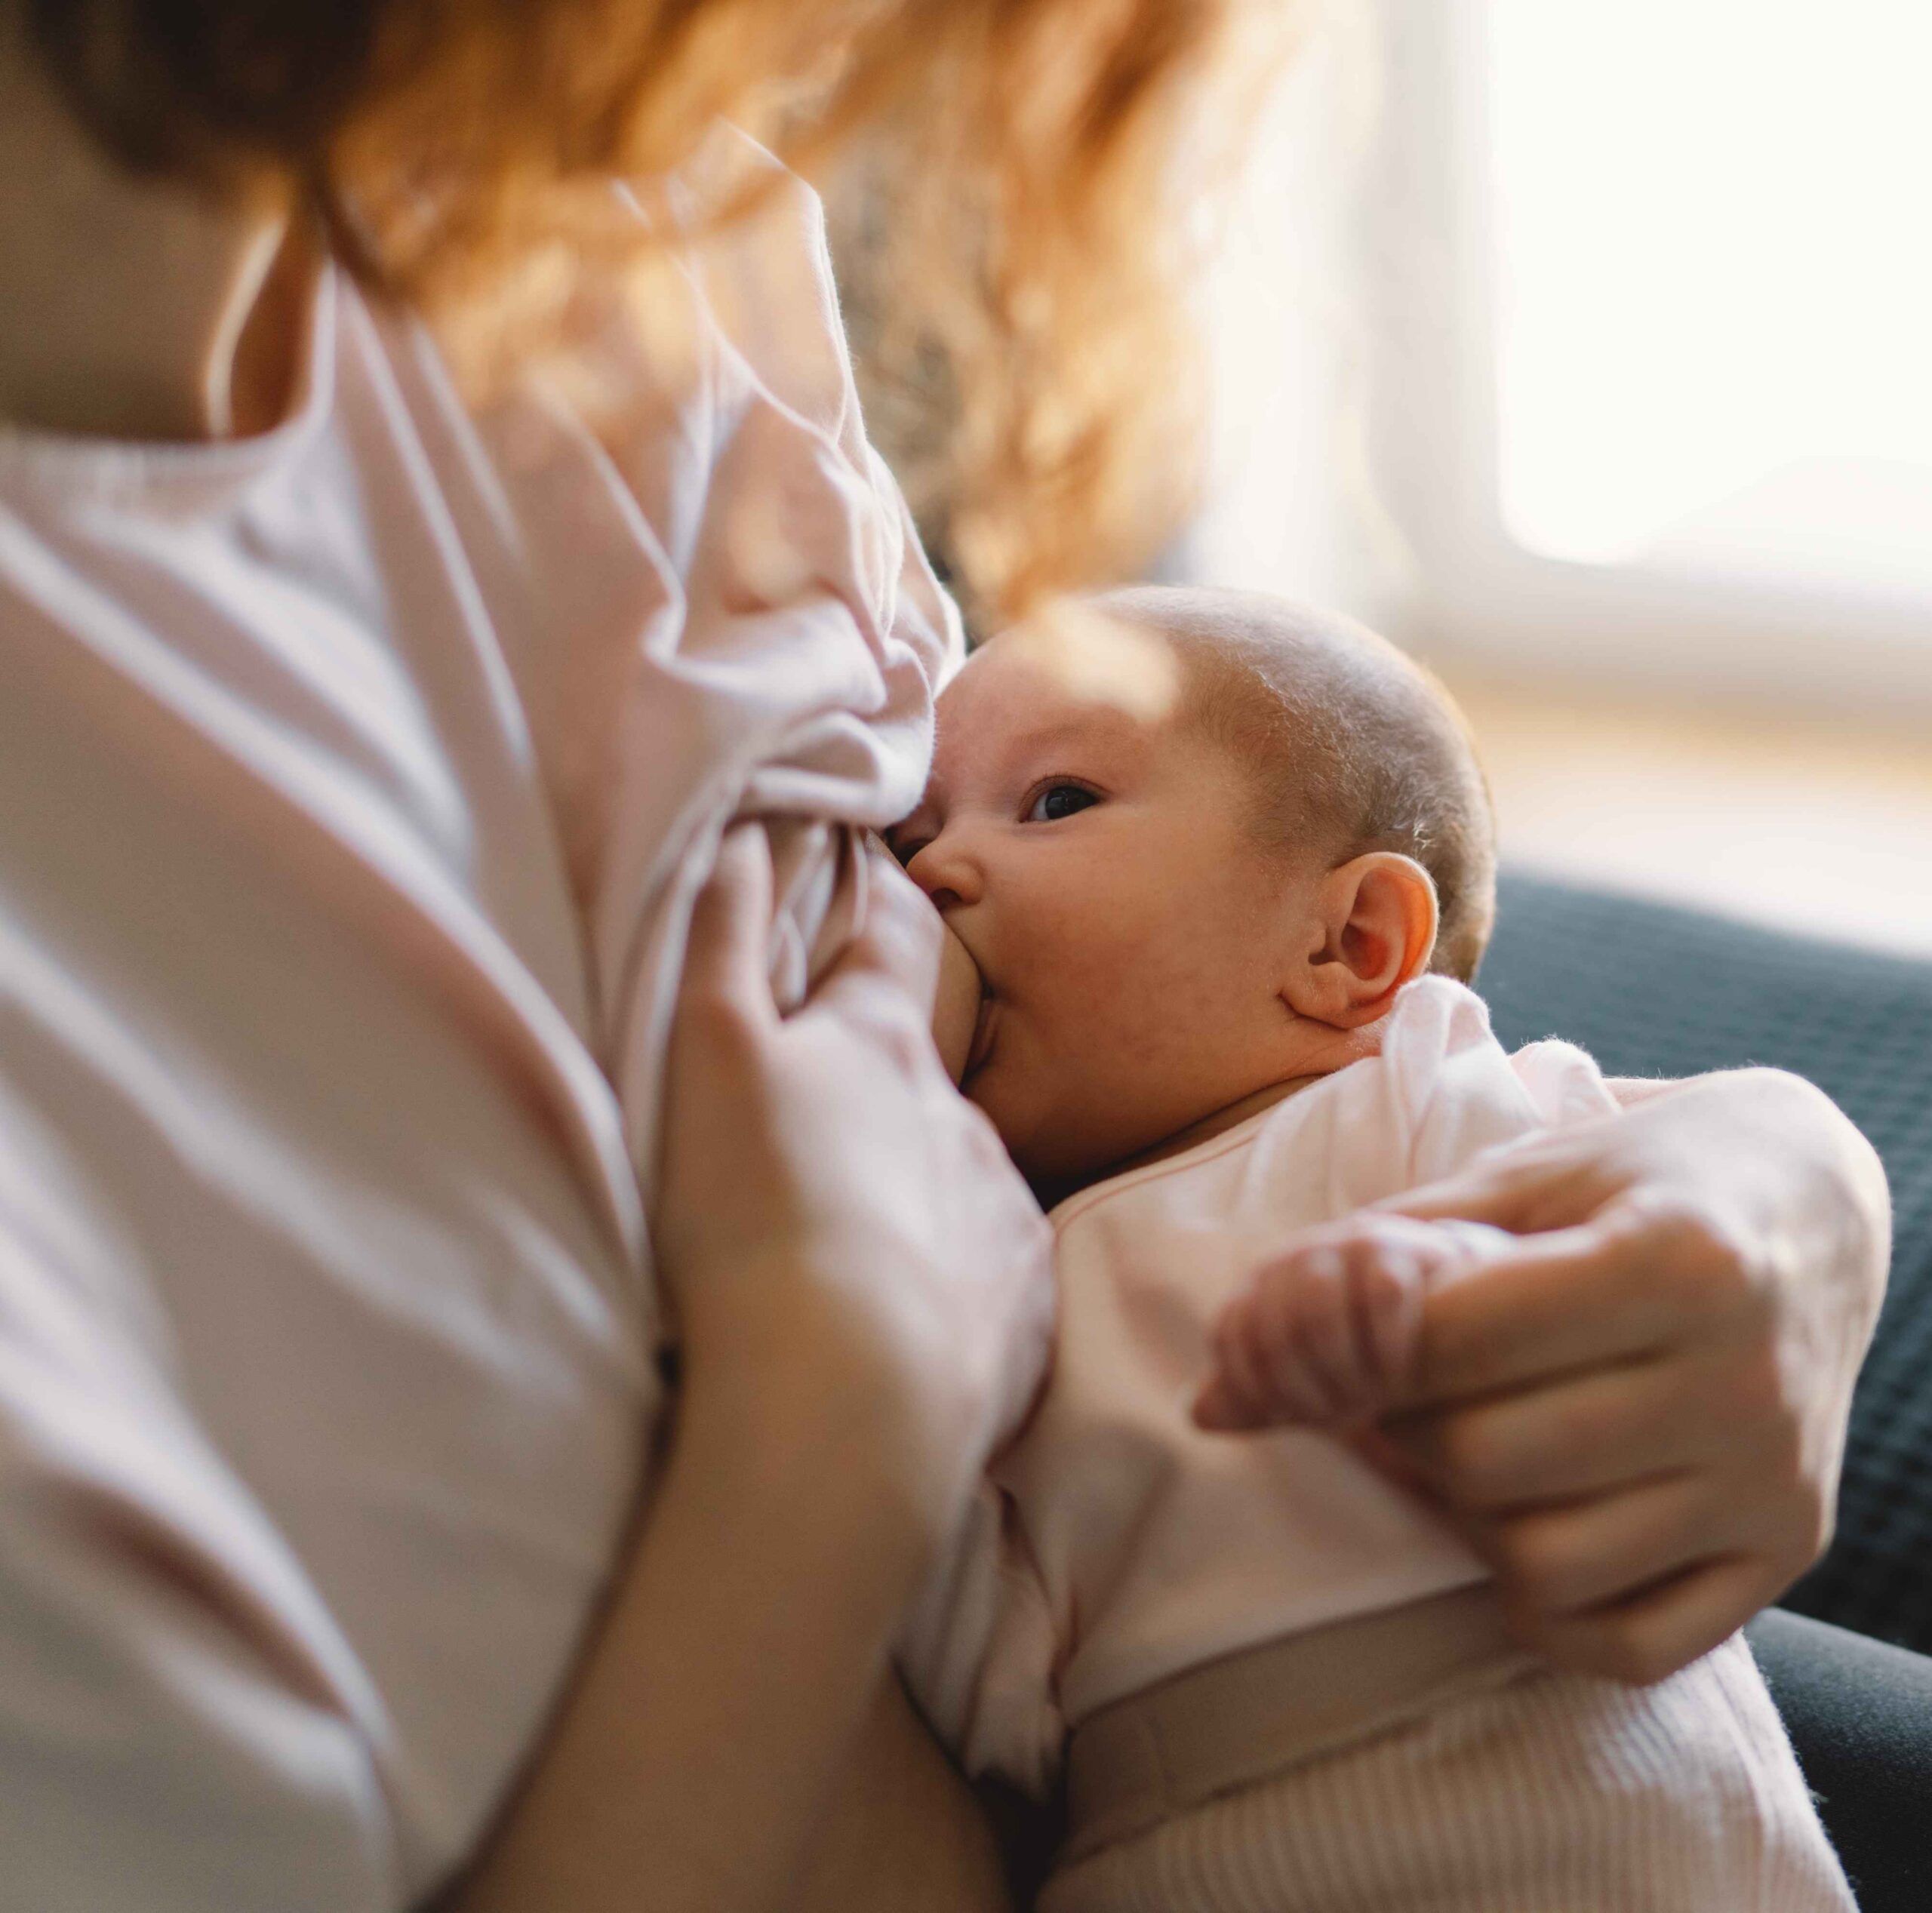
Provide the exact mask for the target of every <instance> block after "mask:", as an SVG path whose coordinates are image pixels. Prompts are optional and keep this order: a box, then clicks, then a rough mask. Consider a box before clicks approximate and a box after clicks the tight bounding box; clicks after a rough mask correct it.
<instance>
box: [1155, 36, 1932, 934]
mask: <svg viewBox="0 0 1932 1913" xmlns="http://www.w3.org/2000/svg"><path fill="white" fill-rule="evenodd" d="M1928 71H1932V9H1928V8H1926V7H1924V5H1923V4H1922V0H1832V5H1829V6H1827V5H1823V4H1822V0H1620V4H1619V5H1617V6H1615V7H1606V6H1604V5H1601V0H1314V4H1313V5H1312V8H1311V28H1310V34H1309V42H1308V44H1307V45H1306V48H1305V50H1304V51H1303V54H1302V55H1301V57H1300V60H1298V62H1297V64H1296V66H1295V67H1294V69H1293V70H1292V71H1291V73H1290V74H1289V75H1288V76H1287V80H1286V82H1284V85H1283V86H1282V87H1281V90H1280V91H1279V93H1278V96H1277V97H1276V98H1275V101H1274V103H1273V104H1272V108H1271V110H1270V112H1269V116H1268V119H1267V122H1266V125H1265V126H1264V128H1263V137H1262V139H1261V140H1260V145H1259V147H1258V149H1257V152H1256V153H1255V155H1254V161H1253V163H1252V165H1251V168H1250V169H1249V171H1248V173H1247V176H1246V177H1245V179H1244V181H1243V183H1242V189H1241V195H1240V198H1239V201H1238V205H1236V206H1235V208H1234V211H1233V214H1232V218H1231V220H1230V221H1229V227H1228V230H1227V233H1226V239H1225V242H1224V243H1223V245H1220V247H1219V248H1218V249H1217V257H1216V260H1215V263H1214V269H1213V271H1212V272H1211V275H1210V276H1209V278H1208V281H1207V283H1206V284H1204V285H1203V286H1202V288H1201V289H1200V290H1201V304H1202V312H1203V318H1204V324H1205V326H1206V328H1207V337H1208V340H1209V346H1210V352H1211V360H1212V364H1213V368H1214V382H1215V388H1216V393H1217V398H1216V404H1215V408H1214V420H1213V436H1214V451H1213V458H1212V466H1211V469H1212V473H1213V476H1212V480H1211V485H1210V487H1209V491H1208V495H1207V500H1206V502H1205V508H1204V512H1203V513H1202V515H1201V518H1200V520H1199V521H1198V523H1197V524H1195V525H1194V526H1193V527H1192V530H1191V531H1190V532H1189V535H1188V537H1187V538H1186V540H1185V541H1184V543H1183V548H1182V549H1181V550H1180V552H1179V553H1178V554H1177V558H1176V563H1177V564H1178V565H1179V566H1180V567H1181V568H1183V569H1185V570H1186V571H1189V572H1191V573H1192V574H1195V575H1198V576H1200V577H1203V578H1206V579H1211V580H1218V581H1221V582H1226V583H1239V584H1247V585H1253V586H1260V587H1264V588H1267V589H1278V590H1284V591H1288V592H1296V593H1300V594H1302V595H1309V596H1312V597H1315V598H1321V599H1323V600H1324V601H1329V602H1332V603H1337V604H1342V605H1343V606H1345V607H1347V608H1349V609H1350V610H1354V611H1355V612H1356V613H1357V614H1358V615H1360V616H1362V617H1365V618H1367V619H1368V620H1370V621H1371V622H1373V623H1377V624H1378V625H1380V627H1381V628H1382V629H1385V630H1386V631H1387V632H1389V635H1392V636H1393V637H1395V638H1397V639H1398V640H1399V641H1401V642H1402V643H1403V644H1405V645H1407V646H1408V647H1410V648H1411V650H1414V651H1415V652H1416V653H1417V654H1418V655H1420V656H1422V657H1425V658H1426V659H1427V660H1429V662H1430V663H1432V664H1433V665H1434V666H1435V667H1436V669H1438V671H1440V672H1441V674H1442V675H1444V677H1445V678H1447V680H1448V681H1449V682H1450V683H1451V686H1452V687H1454V689H1455V690H1456V691H1457V694H1459V696H1460V697H1461V698H1462V699H1463V702H1464V703H1465V705H1466V708H1467V709H1468V710H1469V713H1470V715H1471V717H1472V719H1473V721H1474V722H1475V725H1476V727H1477V730H1478V734H1479V735H1480V736H1481V739H1482V740H1483V743H1484V749H1485V753H1486V756H1487V761H1488V764H1489V768H1490V770H1491V777H1492V780H1493V783H1494V787H1495V790H1496V795H1497V803H1498V807H1499V810H1500V817H1501V823H1502V830H1503V843H1504V847H1505V850H1506V854H1507V855H1509V856H1510V857H1512V858H1514V859H1515V860H1516V861H1517V862H1518V863H1521V864H1527V865H1531V866H1535V867H1537V868H1540V869H1544V870H1549V871H1555V872H1558V873H1559V874H1568V875H1573V876H1575V877H1577V878H1581V879H1583V880H1586V881H1592V882H1601V883H1607V884H1612V885H1616V886H1620V887H1627V888H1631V889H1635V890H1642V891H1646V892H1649V893H1657V894H1663V895H1666V896H1670V897H1676V898H1679V899H1681V900H1686V901H1689V902H1692V903H1702V904H1704V905H1706V906H1710V907H1712V908H1715V909H1721V910H1726V911H1729V912H1734V913H1737V914H1741V915H1747V916H1751V917H1755V918H1760V919H1762V920H1765V921H1772V922H1775V923H1777V924H1781V925H1784V926H1787V927H1793V928H1797V929H1800V930H1810V931H1812V932H1815V933H1819V934H1821V935H1826V936H1832V937H1846V938H1850V939H1854V940H1860V941H1864V942H1869V943H1875V944H1880V945H1883V946H1888V947H1891V948H1894V949H1906V950H1912V951H1915V952H1921V953H1925V954H1932V371H1928V369H1927V354H1928V345H1927V342H1928V341H1932V250H1928V248H1927V245H1926V244H1925V243H1924V202H1925V194H1926V190H1927V182H1928V180H1932V115H1928V114H1927V112H1925V110H1924V103H1923V97H1922V91H1923V80H1924V75H1925V74H1926V73H1927V72H1928Z"/></svg>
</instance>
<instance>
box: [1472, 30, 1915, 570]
mask: <svg viewBox="0 0 1932 1913" xmlns="http://www.w3.org/2000/svg"><path fill="white" fill-rule="evenodd" d="M1484 41H1485V42H1486V44H1485V45H1484V56H1485V64H1486V67H1487V74H1486V78H1487V93H1488V100H1487V125H1488V128H1489V135H1490V137H1489V140H1488V146H1489V152H1488V166H1487V186H1488V189H1489V192H1490V193H1491V195H1492V205H1491V209H1490V229H1491V234H1492V235H1493V236H1492V243H1491V248H1490V251H1491V272H1492V275H1493V276H1492V284H1491V300H1492V305H1491V311H1492V312H1493V315H1494V332H1493V349H1494V355H1495V380H1496V384H1495V391H1496V398H1497V442H1496V476H1497V487H1498V491H1499V493H1500V497H1499V500H1498V503H1499V506H1500V515H1501V518H1502V522H1503V526H1504V527H1505V528H1506V531H1507V532H1508V533H1509V535H1510V536H1511V537H1513V538H1514V539H1515V540H1518V542H1520V543H1521V544H1522V545H1523V546H1525V547H1527V549H1530V550H1531V551H1534V552H1540V553H1543V554H1545V555H1548V556H1549V557H1552V558H1570V559H1577V560H1582V561H1588V562H1595V563H1601V564H1622V563H1626V562H1628V561H1632V560H1633V559H1638V558H1644V557H1646V556H1668V557H1669V558H1672V559H1674V560H1675V561H1679V562H1681V563H1684V564H1690V565H1693V566H1695V567H1697V568H1699V569H1712V570H1717V571H1730V570H1742V571H1750V572H1755V573H1757V574H1765V573H1774V574H1795V575H1797V576H1800V577H1806V578H1808V579H1810V580H1814V581H1816V582H1818V583H1824V582H1826V581H1829V580H1842V581H1843V582H1844V583H1847V584H1853V585H1863V584H1866V583H1873V584H1881V585H1897V586H1906V587H1917V588H1918V589H1924V590H1926V591H1927V592H1932V365H1928V362H1927V361H1928V357H1932V203H1929V202H1932V111H1929V110H1928V108H1927V81H1928V77H1932V6H1928V5H1927V4H1926V0H1619V4H1618V5H1615V6H1604V5H1601V0H1591V3H1590V4H1586V3H1585V0H1487V7H1486V30H1485V32H1484Z"/></svg>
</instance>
